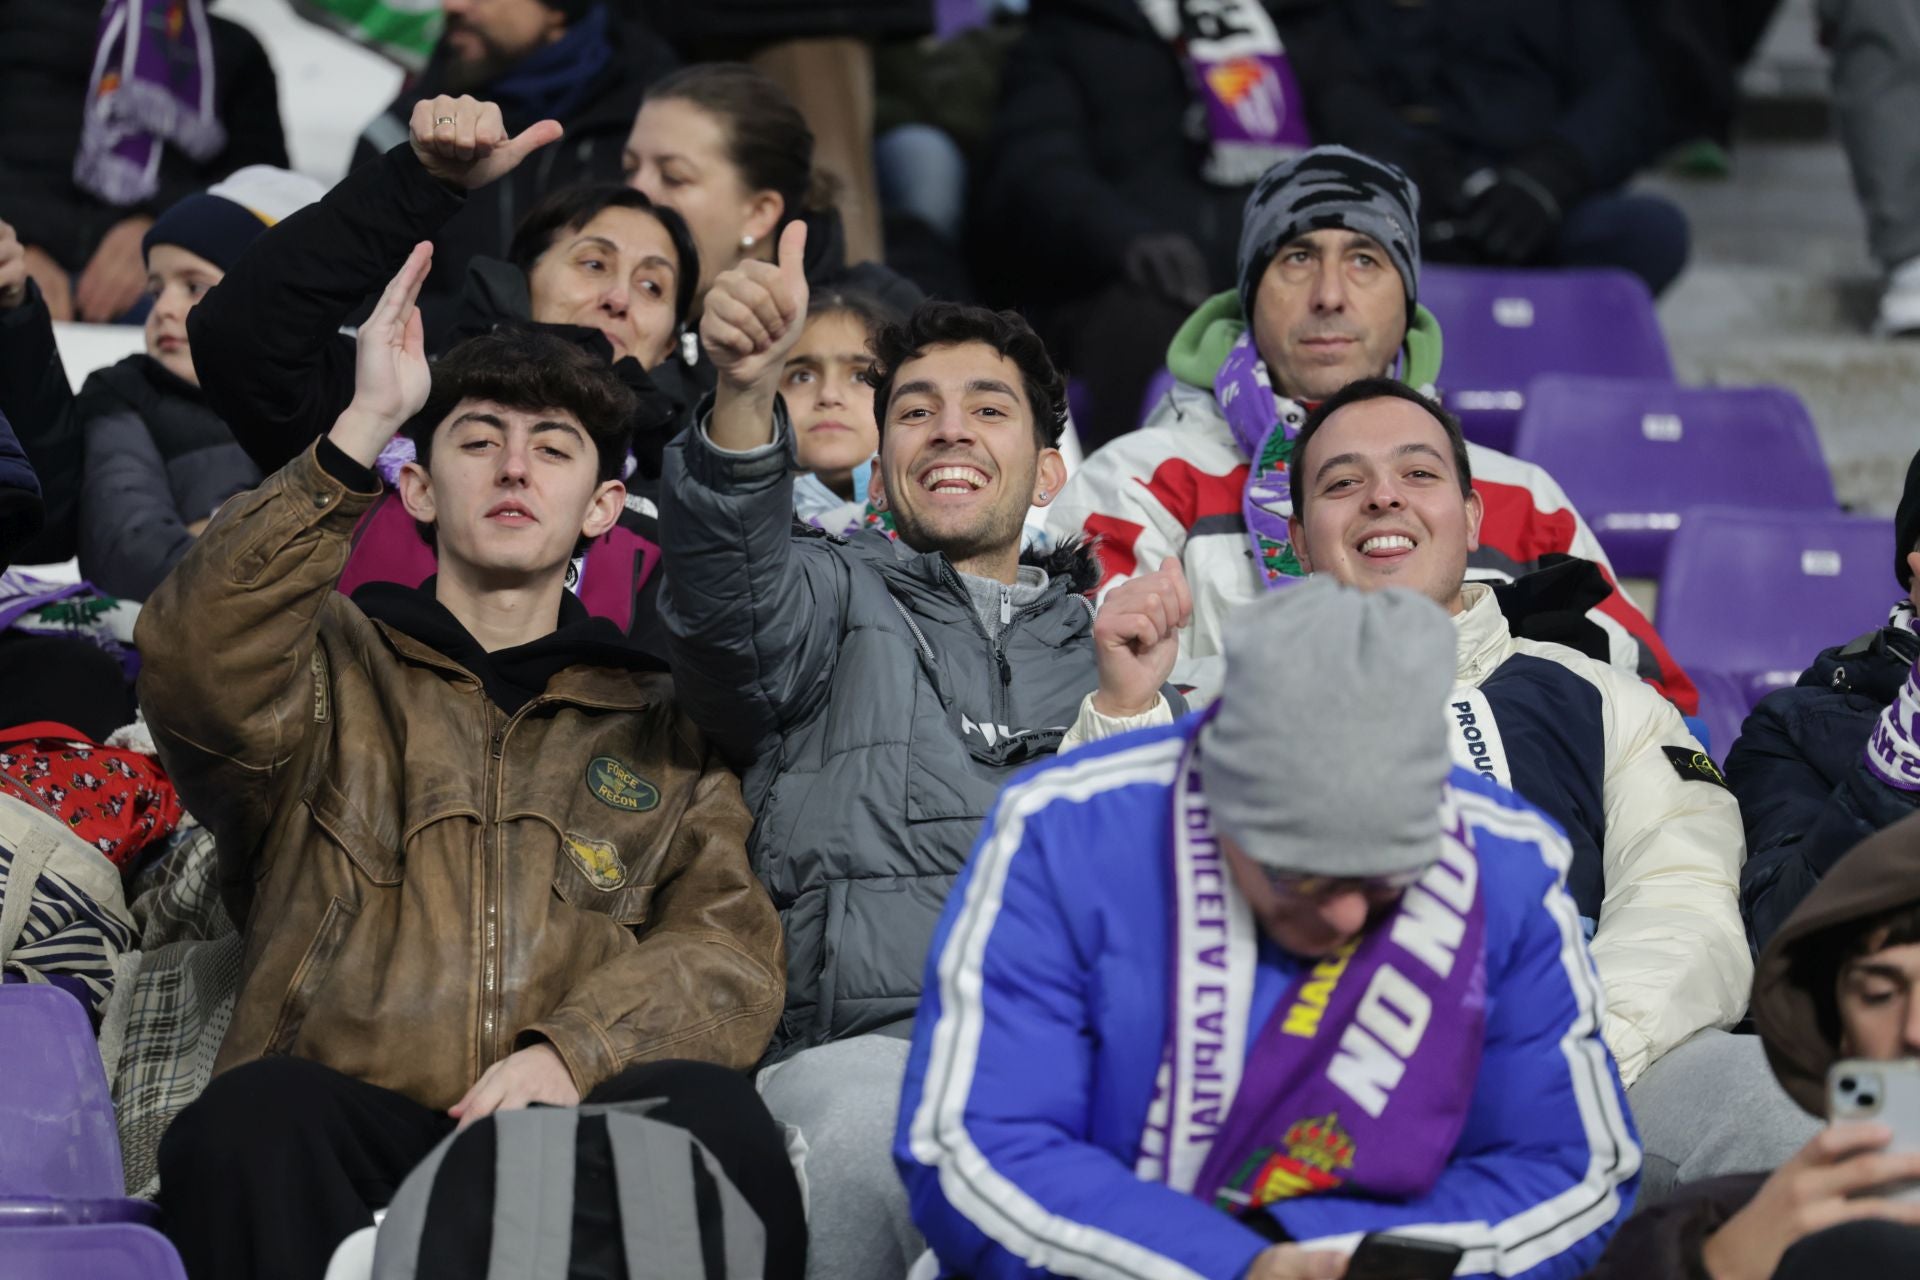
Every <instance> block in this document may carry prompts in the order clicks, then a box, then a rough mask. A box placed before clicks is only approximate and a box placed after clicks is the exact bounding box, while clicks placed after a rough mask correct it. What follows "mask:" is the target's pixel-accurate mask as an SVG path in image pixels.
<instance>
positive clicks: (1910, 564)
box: [1907, 551, 1920, 609]
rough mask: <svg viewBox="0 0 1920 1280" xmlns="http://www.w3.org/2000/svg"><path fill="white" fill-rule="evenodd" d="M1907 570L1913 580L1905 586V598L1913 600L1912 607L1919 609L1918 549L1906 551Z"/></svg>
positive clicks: (1919, 576)
mask: <svg viewBox="0 0 1920 1280" xmlns="http://www.w3.org/2000/svg"><path fill="white" fill-rule="evenodd" d="M1907 572H1908V573H1909V574H1910V575H1912V582H1913V585H1912V586H1910V587H1908V588H1907V599H1909V600H1911V601H1913V602H1914V608H1916V609H1920V551H1909V552H1907Z"/></svg>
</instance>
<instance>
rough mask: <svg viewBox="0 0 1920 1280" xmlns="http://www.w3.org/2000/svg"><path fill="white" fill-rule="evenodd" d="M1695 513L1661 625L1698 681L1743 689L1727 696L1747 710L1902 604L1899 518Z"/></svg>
mask: <svg viewBox="0 0 1920 1280" xmlns="http://www.w3.org/2000/svg"><path fill="white" fill-rule="evenodd" d="M1685 517H1686V518H1685V519H1684V520H1683V521H1682V522H1681V525H1680V530H1679V532H1678V533H1676V534H1675V535H1674V538H1673V543H1672V545H1671V547H1669V549H1668V551H1667V568H1666V574H1665V576H1664V577H1663V578H1662V579H1661V583H1660V607H1659V614H1658V616H1657V618H1656V620H1655V621H1656V625H1657V628H1658V630H1659V632H1660V634H1661V636H1662V637H1663V638H1664V639H1665V640H1666V642H1667V648H1668V649H1669V650H1671V651H1672V653H1673V656H1674V658H1675V659H1676V660H1677V661H1678V662H1679V663H1680V664H1681V665H1682V666H1683V667H1685V668H1686V669H1687V671H1688V673H1689V674H1691V675H1693V676H1694V677H1695V681H1696V683H1698V682H1699V677H1700V675H1701V673H1703V672H1718V673H1720V674H1721V675H1722V676H1725V677H1727V679H1728V680H1731V681H1733V682H1734V685H1733V686H1725V687H1724V688H1723V696H1724V697H1726V698H1727V700H1732V698H1731V695H1728V694H1726V693H1725V688H1731V687H1737V688H1738V690H1739V696H1740V697H1741V698H1744V700H1745V704H1746V705H1745V707H1743V708H1742V712H1743V714H1744V711H1745V710H1746V708H1750V707H1751V706H1752V705H1753V704H1754V703H1755V702H1758V701H1759V700H1760V698H1761V696H1762V695H1764V694H1765V693H1766V692H1768V691H1769V690H1770V689H1774V688H1780V687H1782V686H1785V685H1790V684H1792V683H1793V682H1794V681H1795V680H1797V679H1799V676H1800V672H1801V671H1802V670H1804V669H1805V668H1806V667H1807V665H1808V664H1809V663H1811V662H1812V661H1813V659H1814V657H1815V656H1816V655H1817V654H1819V652H1820V651H1821V650H1822V649H1825V648H1827V647H1829V646H1831V645H1836V644H1844V643H1845V642H1846V641H1848V640H1851V639H1852V638H1853V637H1855V636H1857V635H1859V634H1860V633H1861V632H1863V631H1867V630H1870V629H1872V628H1874V627H1877V626H1880V625H1882V624H1883V623H1884V622H1885V621H1886V617H1887V609H1888V607H1889V606H1890V605H1892V603H1893V602H1894V601H1895V600H1896V599H1898V598H1899V596H1900V588H1899V584H1898V583H1896V582H1895V581H1894V578H1893V570H1892V564H1893V522H1892V521H1891V520H1876V519H1871V518H1868V517H1865V516H1851V515H1846V514H1843V513H1841V512H1837V511H1836V512H1817V511H1772V510H1753V509H1743V508H1733V507H1694V508H1690V509H1688V510H1687V512H1686V513H1685ZM1723 684H1724V682H1717V685H1723ZM1705 688H1706V686H1704V685H1702V691H1703V697H1702V703H1703V705H1704V704H1705V702H1706V698H1705V696H1704V694H1705ZM1715 732H1716V733H1717V732H1718V726H1715ZM1716 746H1718V744H1717V743H1716Z"/></svg>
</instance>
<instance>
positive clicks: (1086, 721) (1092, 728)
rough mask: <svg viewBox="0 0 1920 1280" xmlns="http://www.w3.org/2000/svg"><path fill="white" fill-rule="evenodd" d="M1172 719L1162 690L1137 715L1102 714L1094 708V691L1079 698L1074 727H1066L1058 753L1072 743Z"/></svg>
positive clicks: (1083, 743)
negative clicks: (1154, 699) (1065, 734)
mask: <svg viewBox="0 0 1920 1280" xmlns="http://www.w3.org/2000/svg"><path fill="white" fill-rule="evenodd" d="M1172 723H1173V707H1172V705H1171V704H1169V703H1168V702H1167V696H1166V695H1165V694H1161V695H1160V697H1159V699H1158V700H1157V701H1156V702H1155V703H1154V704H1153V706H1151V707H1149V708H1148V709H1147V710H1145V711H1142V712H1141V713H1140V714H1139V715H1137V716H1108V715H1102V714H1100V712H1098V711H1096V710H1095V709H1094V706H1093V695H1092V694H1088V695H1087V696H1086V697H1084V698H1082V699H1080V714H1079V715H1077V716H1075V717H1074V720H1073V727H1072V728H1070V729H1068V730H1067V736H1066V737H1064V738H1062V739H1061V740H1060V749H1059V751H1058V753H1057V754H1059V755H1065V754H1067V752H1069V751H1071V750H1073V749H1074V748H1075V747H1083V746H1085V745H1086V744H1087V743H1089V742H1099V741H1101V740H1103V739H1106V738H1112V737H1115V736H1117V735H1119V734H1122V733H1131V732H1132V731H1133V730H1135V729H1151V728H1153V727H1154V726H1155V725H1162V724H1172Z"/></svg>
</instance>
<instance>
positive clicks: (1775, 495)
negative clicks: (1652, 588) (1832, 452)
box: [1513, 374, 1835, 578]
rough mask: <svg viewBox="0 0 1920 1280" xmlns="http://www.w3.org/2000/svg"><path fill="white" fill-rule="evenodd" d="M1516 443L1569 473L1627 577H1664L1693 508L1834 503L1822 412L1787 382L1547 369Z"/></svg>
mask: <svg viewBox="0 0 1920 1280" xmlns="http://www.w3.org/2000/svg"><path fill="white" fill-rule="evenodd" d="M1513 452H1514V455H1515V456H1516V457H1520V458H1524V459H1526V460H1527V461H1528V462H1535V463H1538V464H1539V465H1540V466H1542V467H1544V468H1546V470H1547V473H1548V474H1549V475H1551V476H1553V477H1554V479H1556V480H1558V481H1559V482H1560V485H1561V487H1562V488H1564V489H1565V490H1566V491H1567V496H1568V497H1569V498H1571V499H1573V505H1574V506H1575V507H1576V508H1578V509H1579V511H1580V514H1581V515H1583V516H1585V517H1586V520H1587V523H1588V524H1589V525H1591V526H1592V528H1593V531H1594V533H1595V534H1596V535H1598V537H1599V539H1600V544H1601V545H1602V546H1604V547H1605V548H1606V549H1607V556H1608V558H1609V559H1611V560H1612V561H1613V567H1614V571H1615V572H1616V573H1619V574H1621V575H1622V576H1624V577H1629V578H1653V577H1658V576H1659V575H1660V571H1661V568H1662V567H1663V566H1664V564H1665V562H1666V555H1667V544H1668V543H1669V542H1670V541H1671V540H1672V538H1673V532H1674V530H1675V529H1678V528H1679V527H1680V515H1681V512H1683V511H1684V510H1685V509H1686V508H1688V507H1690V506H1746V507H1768V508H1772V509H1773V510H1776V511H1832V510H1834V509H1835V503H1834V500H1833V481H1832V479H1831V478H1830V477H1829V476H1828V474H1827V464H1826V459H1825V458H1824V457H1823V456H1822V455H1821V452H1820V438H1819V436H1818V435H1816V434H1815V433H1814V429H1813V421H1812V419H1811V418H1809V417H1808V416H1807V410H1806V406H1804V405H1802V404H1801V403H1800V398H1799V397H1798V396H1796V395H1794V394H1793V393H1792V392H1791V391H1787V390H1785V389H1783V388H1780V387H1740V388H1727V389H1721V388H1713V387H1682V386H1677V385H1675V384H1674V383H1672V382H1670V381H1665V380H1661V379H1657V378H1592V377H1576V376H1569V375H1565V374H1548V375H1544V376H1542V377H1539V378H1535V379H1534V380H1533V382H1532V383H1531V384H1530V385H1529V386H1528V388H1527V407H1526V408H1525V409H1524V410H1523V411H1522V412H1521V415H1520V430H1519V433H1518V435H1516V436H1515V438H1514V442H1513Z"/></svg>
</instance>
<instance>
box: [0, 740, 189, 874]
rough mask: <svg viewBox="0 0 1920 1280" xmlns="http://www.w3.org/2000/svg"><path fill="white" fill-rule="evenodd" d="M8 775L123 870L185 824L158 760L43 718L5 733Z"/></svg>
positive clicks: (0, 771) (2, 749) (1, 755)
mask: <svg viewBox="0 0 1920 1280" xmlns="http://www.w3.org/2000/svg"><path fill="white" fill-rule="evenodd" d="M0 775H4V776H6V777H8V778H10V779H12V781H14V782H15V783H18V784H20V786H21V787H23V788H24V789H25V790H26V791H28V792H30V793H32V794H33V795H34V796H35V797H36V798H37V800H38V802H39V803H40V804H41V806H42V807H44V808H46V809H48V810H49V811H51V812H53V813H54V814H56V815H58V816H59V817H60V818H61V819H62V820H64V821H65V822H66V824H67V829H68V830H70V831H72V832H73V833H74V834H75V835H77V836H79V837H80V838H81V839H82V840H84V841H86V842H87V843H88V844H89V845H91V846H93V848H94V849H96V850H97V851H99V852H100V853H103V854H105V855H106V857H107V859H108V860H109V861H111V862H112V863H113V865H114V866H116V867H122V868H124V867H125V866H126V865H127V864H128V863H130V862H132V861H133V859H134V857H135V856H136V855H138V854H139V852H140V851H141V850H142V849H144V848H146V847H147V846H148V845H149V844H152V843H154V842H156V841H159V840H164V839H165V838H166V837H167V836H168V835H170V834H172V832H173V829H174V828H175V827H176V826H178V825H180V798H179V796H177V795H176V794H175V793H174V790H173V783H172V782H171V781H170V780H169V779H168V778H167V775H166V772H165V771H164V770H163V769H161V768H160V764H159V762H158V761H156V760H154V759H153V758H152V757H151V756H148V755H143V754H141V753H140V752H138V751H126V750H122V749H121V748H119V747H103V746H101V745H100V744H99V743H97V742H95V741H94V740H93V739H91V738H89V737H87V735H86V734H84V733H81V732H80V731H79V730H78V729H72V728H69V727H68V726H66V725H64V724H55V723H53V722H51V721H46V720H41V721H36V722H35V723H33V724H23V725H20V726H19V727H17V728H13V729H6V730H0Z"/></svg>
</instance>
